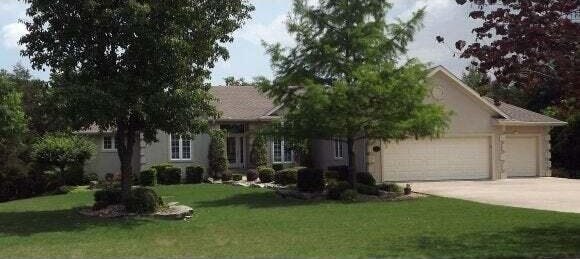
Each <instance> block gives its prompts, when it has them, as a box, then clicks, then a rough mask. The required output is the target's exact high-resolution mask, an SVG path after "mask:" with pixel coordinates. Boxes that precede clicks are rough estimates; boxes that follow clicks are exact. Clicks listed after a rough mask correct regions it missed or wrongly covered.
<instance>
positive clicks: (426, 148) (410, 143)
mask: <svg viewBox="0 0 580 259" xmlns="http://www.w3.org/2000/svg"><path fill="white" fill-rule="evenodd" d="M491 147H492V145H491V137H457V138H454V137H449V138H441V139H434V140H405V141H401V142H399V143H394V142H393V143H387V144H386V148H385V149H384V150H383V152H382V167H383V170H382V171H383V175H382V179H383V181H413V180H417V181H432V180H475V179H490V178H491V164H492V163H491V161H492V152H491V151H492V148H491ZM504 150H505V152H506V155H505V159H506V162H505V165H504V168H506V172H507V173H508V177H516V176H535V175H537V141H536V139H535V138H515V137H514V138H507V139H506V144H505V147H504Z"/></svg>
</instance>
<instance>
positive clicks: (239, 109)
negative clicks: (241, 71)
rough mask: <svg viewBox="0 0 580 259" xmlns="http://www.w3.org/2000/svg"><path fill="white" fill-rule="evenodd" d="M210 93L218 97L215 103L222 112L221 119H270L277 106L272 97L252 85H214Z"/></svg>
mask: <svg viewBox="0 0 580 259" xmlns="http://www.w3.org/2000/svg"><path fill="white" fill-rule="evenodd" d="M210 93H211V94H212V95H213V96H214V97H215V98H216V99H217V100H216V101H215V103H214V105H215V106H216V108H217V110H218V111H219V112H221V117H220V118H219V120H232V121H235V120H240V121H244V120H260V119H268V117H269V113H270V112H271V111H272V110H274V108H275V107H276V105H274V103H273V102H272V100H271V99H269V98H268V97H266V96H265V95H264V94H262V93H261V92H260V91H259V90H258V89H256V88H255V87H252V86H214V87H212V88H211V89H210Z"/></svg>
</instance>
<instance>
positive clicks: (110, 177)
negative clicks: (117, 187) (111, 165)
mask: <svg viewBox="0 0 580 259" xmlns="http://www.w3.org/2000/svg"><path fill="white" fill-rule="evenodd" d="M114 180H115V175H114V174H112V173H107V174H105V181H107V182H112V181H114Z"/></svg>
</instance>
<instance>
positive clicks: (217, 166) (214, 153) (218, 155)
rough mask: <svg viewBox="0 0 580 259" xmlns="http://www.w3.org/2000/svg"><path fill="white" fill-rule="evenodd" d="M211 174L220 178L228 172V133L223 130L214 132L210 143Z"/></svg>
mask: <svg viewBox="0 0 580 259" xmlns="http://www.w3.org/2000/svg"><path fill="white" fill-rule="evenodd" d="M207 156H208V160H209V173H210V174H211V175H212V176H214V177H217V176H220V175H221V174H223V173H225V172H227V171H228V157H227V153H226V133H225V132H224V131H223V130H212V131H211V132H210V143H209V152H208V155H207Z"/></svg>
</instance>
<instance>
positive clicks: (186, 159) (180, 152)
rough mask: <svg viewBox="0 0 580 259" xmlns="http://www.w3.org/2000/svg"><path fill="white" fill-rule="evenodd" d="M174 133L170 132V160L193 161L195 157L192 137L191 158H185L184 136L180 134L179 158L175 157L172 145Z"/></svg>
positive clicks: (190, 140)
mask: <svg viewBox="0 0 580 259" xmlns="http://www.w3.org/2000/svg"><path fill="white" fill-rule="evenodd" d="M171 136H172V134H169V160H170V161H177V162H179V161H191V160H192V158H193V148H192V146H193V143H192V139H189V158H183V137H182V136H181V135H180V136H179V145H178V146H179V158H173V150H172V145H173V141H172V138H171Z"/></svg>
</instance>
